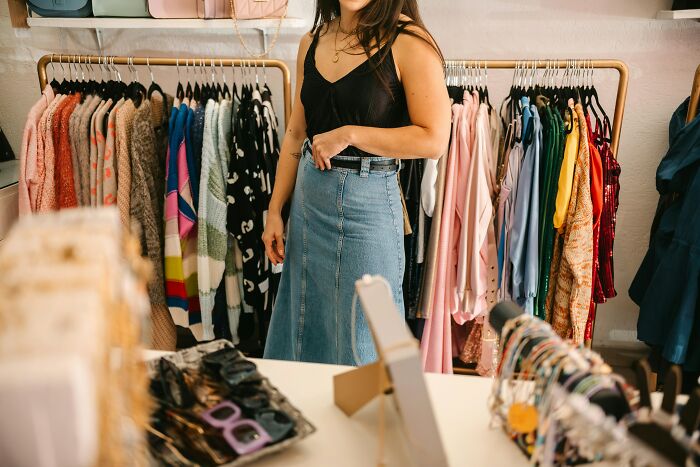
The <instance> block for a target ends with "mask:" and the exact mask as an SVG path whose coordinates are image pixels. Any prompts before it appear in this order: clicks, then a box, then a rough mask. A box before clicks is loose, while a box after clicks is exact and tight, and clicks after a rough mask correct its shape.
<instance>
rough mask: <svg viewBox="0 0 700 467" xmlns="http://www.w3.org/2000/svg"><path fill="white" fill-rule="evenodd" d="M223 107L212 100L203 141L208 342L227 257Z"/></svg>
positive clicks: (201, 224) (201, 276)
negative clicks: (221, 160) (221, 142)
mask: <svg viewBox="0 0 700 467" xmlns="http://www.w3.org/2000/svg"><path fill="white" fill-rule="evenodd" d="M218 119H219V103H218V102H214V101H213V100H212V99H209V102H207V106H206V109H205V114H204V135H203V139H202V169H201V170H202V172H201V178H200V183H199V186H200V187H201V188H202V189H203V192H202V193H201V196H200V197H199V209H198V210H197V279H198V283H199V304H200V308H201V312H202V327H203V329H204V339H207V340H209V339H213V338H214V323H213V321H212V311H213V310H214V299H215V297H216V290H217V289H218V288H219V284H220V283H221V278H222V277H223V274H224V259H225V257H226V236H227V234H226V187H225V184H224V179H223V173H222V172H221V164H220V163H219V154H218V147H219V138H218V137H219V132H218Z"/></svg>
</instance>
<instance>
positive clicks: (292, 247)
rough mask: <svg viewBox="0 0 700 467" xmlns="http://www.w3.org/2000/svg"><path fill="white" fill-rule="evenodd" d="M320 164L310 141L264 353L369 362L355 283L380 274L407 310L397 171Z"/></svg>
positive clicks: (372, 356) (371, 351)
mask: <svg viewBox="0 0 700 467" xmlns="http://www.w3.org/2000/svg"><path fill="white" fill-rule="evenodd" d="M336 159H344V160H360V161H362V160H363V159H364V161H363V162H362V168H361V169H360V170H356V169H346V168H338V167H333V168H332V169H331V170H325V171H320V170H319V169H317V168H316V167H315V166H314V162H313V158H312V156H311V147H310V145H309V143H308V140H307V141H306V142H305V143H304V147H303V151H302V158H301V161H300V162H299V168H298V170H297V179H296V185H295V188H294V193H293V195H292V200H291V210H290V218H289V224H288V229H287V241H286V246H285V260H284V266H283V269H282V277H281V281H280V286H279V290H278V293H277V299H276V302H275V305H274V310H273V312H272V318H271V321H270V327H269V330H268V336H267V343H266V345H265V358H271V359H277V360H299V361H308V362H318V363H333V364H342V365H364V364H366V363H370V362H372V361H374V360H376V358H377V352H376V349H375V346H374V341H373V339H372V335H371V332H370V330H369V327H368V325H367V321H366V319H365V317H364V314H363V313H362V309H361V305H360V302H359V300H358V301H357V309H356V319H355V323H354V326H355V349H356V352H357V356H358V359H359V361H355V358H354V356H353V350H352V324H353V323H352V318H351V316H352V310H351V309H352V302H353V295H354V293H355V281H356V280H357V279H360V278H361V277H362V276H363V275H364V274H379V275H381V276H383V277H384V278H385V279H386V280H387V281H388V282H389V284H390V285H391V289H392V293H393V296H394V301H395V303H396V305H397V308H398V310H399V311H400V312H401V313H402V315H403V308H404V304H403V293H402V289H401V284H402V282H403V274H404V246H403V245H404V241H403V208H402V204H401V194H400V191H399V190H400V188H399V185H398V180H397V174H396V171H395V170H394V171H373V170H370V169H369V162H370V159H372V160H381V159H384V158H362V159H360V158H353V157H347V156H336Z"/></svg>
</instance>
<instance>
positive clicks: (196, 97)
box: [192, 60, 203, 104]
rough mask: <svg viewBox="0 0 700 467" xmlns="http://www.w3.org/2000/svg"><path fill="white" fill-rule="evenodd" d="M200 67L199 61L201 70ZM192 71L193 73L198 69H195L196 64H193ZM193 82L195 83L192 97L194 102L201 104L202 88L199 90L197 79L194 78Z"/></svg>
mask: <svg viewBox="0 0 700 467" xmlns="http://www.w3.org/2000/svg"><path fill="white" fill-rule="evenodd" d="M201 66H202V61H201V60H200V61H199V67H200V68H201ZM194 69H195V72H196V71H197V69H198V68H197V63H195V65H194ZM195 74H196V73H195ZM194 81H195V83H194V92H193V94H192V95H193V97H194V100H196V101H197V102H198V103H200V104H201V103H202V101H203V98H202V88H201V87H200V85H199V79H198V78H196V79H195V80H194Z"/></svg>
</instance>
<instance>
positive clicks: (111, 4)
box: [92, 0, 150, 18]
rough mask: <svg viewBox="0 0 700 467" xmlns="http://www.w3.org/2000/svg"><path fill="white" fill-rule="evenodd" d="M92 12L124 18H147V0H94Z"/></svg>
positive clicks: (96, 14) (97, 14)
mask: <svg viewBox="0 0 700 467" xmlns="http://www.w3.org/2000/svg"><path fill="white" fill-rule="evenodd" d="M92 13H93V14H94V15H95V16H116V17H122V18H147V17H149V16H150V15H149V14H148V3H147V1H146V0H92Z"/></svg>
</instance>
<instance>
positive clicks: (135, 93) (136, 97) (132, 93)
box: [126, 57, 146, 109]
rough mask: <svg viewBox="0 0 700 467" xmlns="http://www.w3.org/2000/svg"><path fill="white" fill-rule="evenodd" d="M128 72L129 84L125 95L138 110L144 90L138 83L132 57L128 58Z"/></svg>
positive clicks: (137, 74)
mask: <svg viewBox="0 0 700 467" xmlns="http://www.w3.org/2000/svg"><path fill="white" fill-rule="evenodd" d="M128 62H129V71H130V72H131V83H129V86H128V87H127V91H126V95H127V97H128V98H129V99H131V100H132V101H133V102H134V106H135V107H136V108H137V109H138V108H139V106H140V105H141V102H143V98H144V96H145V95H146V88H145V87H144V85H143V84H141V82H140V81H139V71H138V69H137V68H136V66H135V65H134V57H129V59H128Z"/></svg>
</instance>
